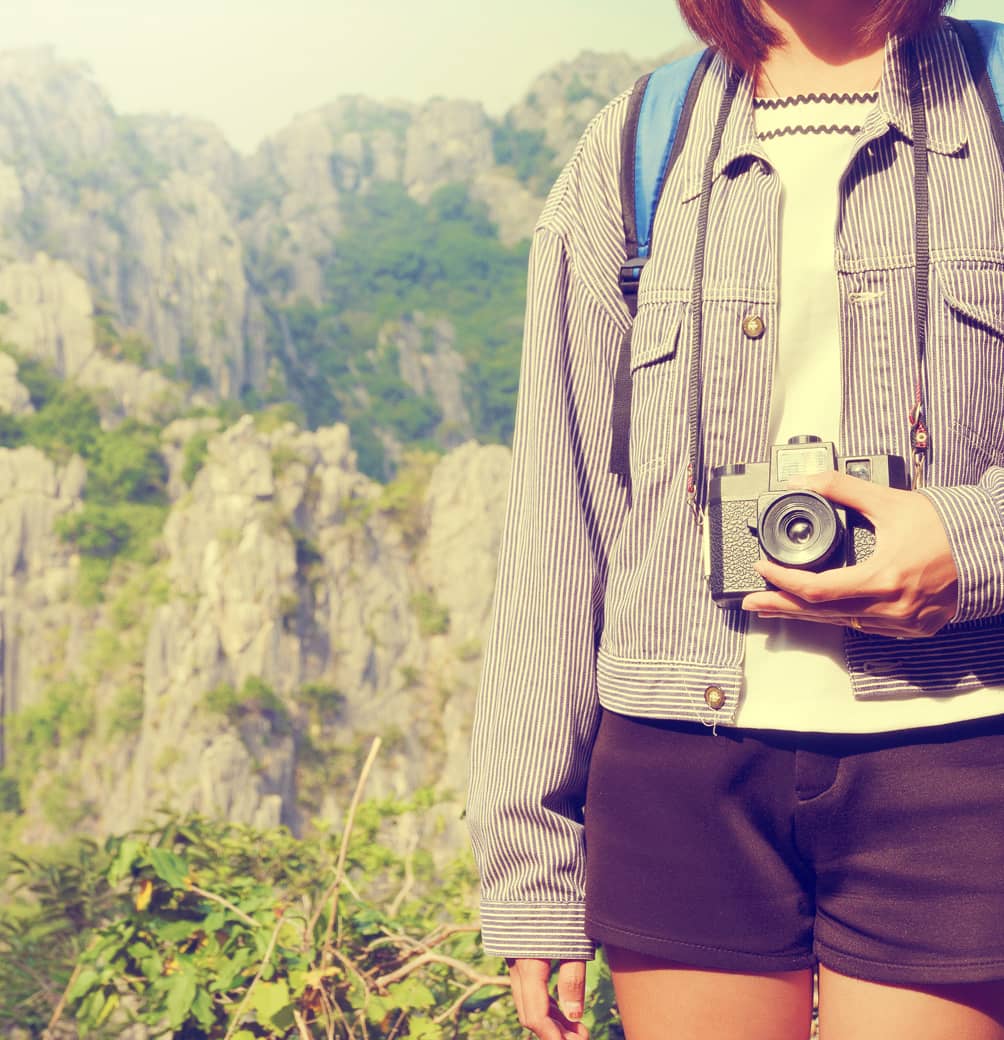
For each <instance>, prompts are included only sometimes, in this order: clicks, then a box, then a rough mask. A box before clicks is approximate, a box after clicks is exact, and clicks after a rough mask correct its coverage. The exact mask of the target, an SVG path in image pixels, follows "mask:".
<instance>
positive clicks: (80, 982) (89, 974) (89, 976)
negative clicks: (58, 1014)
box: [66, 968, 101, 1002]
mask: <svg viewBox="0 0 1004 1040" xmlns="http://www.w3.org/2000/svg"><path fill="white" fill-rule="evenodd" d="M100 981H101V979H100V976H99V975H98V973H97V972H96V971H95V970H94V969H93V968H84V970H83V971H82V972H81V973H80V974H79V975H78V976H77V981H76V982H74V983H73V985H72V986H71V987H70V991H69V992H68V993H67V994H66V999H67V1001H70V1002H74V1001H77V1000H80V998H81V997H83V995H84V994H85V993H86V992H87V991H88V990H89V989H91V988H92V987H93V986H95V985H97V983H98V982H100Z"/></svg>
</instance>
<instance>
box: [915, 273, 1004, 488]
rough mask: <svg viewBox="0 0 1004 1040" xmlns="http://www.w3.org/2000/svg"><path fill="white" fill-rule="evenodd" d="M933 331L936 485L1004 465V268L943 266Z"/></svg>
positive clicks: (931, 388)
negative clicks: (937, 439) (936, 438)
mask: <svg viewBox="0 0 1004 1040" xmlns="http://www.w3.org/2000/svg"><path fill="white" fill-rule="evenodd" d="M935 287H936V288H935V293H934V294H933V297H932V301H931V302H932V308H931V327H930V333H929V351H930V355H929V356H930V370H929V374H928V384H929V391H928V392H929V394H930V396H931V399H932V404H933V405H934V410H933V415H932V417H931V418H932V423H933V424H934V429H933V431H932V432H933V433H934V434H939V433H940V436H941V443H940V444H938V443H937V441H936V440H934V439H933V438H932V451H933V453H934V460H935V462H936V464H937V466H938V470H939V472H938V481H939V483H945V484H971V483H975V482H976V481H978V480H979V478H980V476H981V475H982V474H983V473H984V471H985V470H986V469H987V468H988V467H989V466H1001V465H1004V268H999V267H950V266H947V265H946V266H942V267H939V269H938V271H937V275H936V278H935Z"/></svg>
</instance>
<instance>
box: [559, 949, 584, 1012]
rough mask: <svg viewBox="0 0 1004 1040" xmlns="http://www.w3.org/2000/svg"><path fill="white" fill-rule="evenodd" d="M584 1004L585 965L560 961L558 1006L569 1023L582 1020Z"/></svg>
mask: <svg viewBox="0 0 1004 1040" xmlns="http://www.w3.org/2000/svg"><path fill="white" fill-rule="evenodd" d="M585 1003H586V965H585V962H584V961H562V962H561V964H560V965H559V966H558V1006H559V1007H560V1008H561V1013H562V1014H563V1015H564V1016H565V1018H567V1019H568V1020H569V1021H571V1022H578V1021H579V1019H581V1018H582V1012H583V1011H584V1010H585Z"/></svg>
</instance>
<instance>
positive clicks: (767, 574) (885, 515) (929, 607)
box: [742, 472, 958, 638]
mask: <svg viewBox="0 0 1004 1040" xmlns="http://www.w3.org/2000/svg"><path fill="white" fill-rule="evenodd" d="M799 486H800V487H804V488H806V489H808V490H809V491H815V492H816V493H817V494H819V495H822V496H823V497H824V498H826V499H829V500H830V501H832V502H835V503H837V504H838V505H844V506H849V507H850V508H852V509H856V510H857V511H858V512H859V513H861V514H862V515H863V516H865V517H866V518H867V519H868V520H870V521H871V523H872V524H873V525H874V527H875V537H876V544H875V552H874V553H873V554H872V556H870V557H869V558H868V559H866V560H863V561H862V562H861V563H859V564H855V565H854V566H852V567H837V568H835V569H833V570H827V571H820V572H818V573H817V572H814V571H802V570H796V569H794V568H791V567H782V566H781V565H779V564H777V563H774V562H772V561H770V560H761V561H760V562H759V563H758V564H757V570H758V571H759V572H760V574H761V575H762V576H763V577H764V579H765V580H766V581H767V582H769V583H770V584H771V585H774V586H776V591H773V590H770V591H765V592H754V593H751V594H750V595H749V596H747V597H746V598H745V599H744V600H743V604H742V606H743V609H744V610H749V611H752V612H753V613H756V614H758V615H759V616H760V617H766V618H775V617H780V618H792V619H794V620H800V621H816V622H821V623H823V624H828V625H842V626H847V625H850V626H852V627H854V628H858V629H860V630H861V631H864V632H870V633H874V634H876V635H884V636H897V637H899V638H920V637H924V636H932V635H934V634H935V633H936V632H937V631H938V630H939V629H941V628H942V627H943V626H944V625H946V624H947V623H948V622H949V621H951V619H952V618H953V617H954V616H955V612H956V610H957V602H958V571H957V570H956V567H955V561H954V560H953V559H952V549H951V545H950V544H949V541H948V536H947V535H946V533H945V529H944V527H943V526H942V523H941V520H940V519H939V517H938V513H937V511H936V510H935V508H934V506H933V505H932V503H931V501H930V500H929V499H928V498H926V497H925V496H924V495H921V494H919V493H918V492H916V491H899V490H896V489H894V488H888V487H882V486H881V485H878V484H872V483H871V482H870V481H867V480H860V479H858V478H856V477H850V476H847V474H845V473H837V472H832V473H819V474H815V475H813V476H807V477H804V478H802V477H800V478H799Z"/></svg>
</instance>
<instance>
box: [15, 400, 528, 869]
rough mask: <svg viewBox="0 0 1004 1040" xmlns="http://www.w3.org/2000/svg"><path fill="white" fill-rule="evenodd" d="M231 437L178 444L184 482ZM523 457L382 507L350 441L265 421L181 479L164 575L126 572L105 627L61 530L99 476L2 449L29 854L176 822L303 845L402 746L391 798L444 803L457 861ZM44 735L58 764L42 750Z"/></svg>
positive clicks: (426, 483) (441, 842) (469, 455)
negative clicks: (190, 464)
mask: <svg viewBox="0 0 1004 1040" xmlns="http://www.w3.org/2000/svg"><path fill="white" fill-rule="evenodd" d="M215 425H217V424H216V422H215V420H185V421H181V422H178V423H175V424H172V425H171V426H169V427H167V429H166V430H165V431H164V446H165V454H166V456H167V458H168V460H169V461H170V462H171V464H172V469H173V470H174V471H177V470H178V468H179V466H180V463H181V460H182V457H183V454H184V446H185V445H186V444H187V443H188V442H189V441H190V439H191V438H192V437H193V436H197V435H199V434H200V433H201V434H202V435H205V434H206V433H207V432H208V431H207V427H210V428H211V427H214V426H215ZM508 458H509V455H508V450H507V449H505V448H502V447H498V446H494V447H493V446H488V447H479V446H477V445H475V444H473V443H470V444H467V445H464V446H462V447H459V448H458V449H456V451H454V452H453V453H451V454H450V455H448V456H446V457H445V458H443V459H442V460H440V461H438V462H436V463H433V462H432V461H431V460H428V461H426V463H425V469H422V468H421V467H419V469H417V470H414V469H413V470H411V471H407V475H406V476H403V477H402V478H401V479H402V482H401V483H400V484H399V485H397V486H394V485H392V486H390V488H387V489H384V488H381V487H380V486H379V485H376V484H374V483H372V482H371V481H369V480H368V479H367V478H365V477H362V476H361V475H360V474H359V473H358V471H357V470H356V468H355V466H354V460H353V454H352V450H351V447H350V444H349V442H348V437H347V432H346V430H345V428H344V427H332V428H327V429H322V430H318V431H315V432H307V431H303V430H300V429H298V428H297V427H295V426H293V425H292V424H286V425H281V426H279V427H278V428H275V429H264V428H261V427H260V425H257V426H256V424H255V421H254V419H253V418H252V417H250V416H248V417H245V418H244V419H242V420H241V421H240V422H238V423H237V424H236V425H234V426H231V427H229V428H227V429H221V430H218V431H216V432H212V433H210V435H209V437H208V441H207V450H206V455H205V460H204V463H203V465H202V467H201V469H199V471H198V473H197V474H196V475H195V476H194V479H193V480H192V482H191V485H190V486H186V485H185V484H184V482H183V481H181V480H180V479H179V477H178V474H177V472H175V474H174V478H173V480H172V487H173V488H174V489H175V498H174V501H173V504H172V506H171V509H170V513H169V516H168V519H167V522H166V525H165V527H164V532H163V538H162V544H161V549H160V554H159V555H160V562H159V563H157V564H155V565H154V566H152V567H148V568H140V567H137V566H128V565H123V566H122V567H121V569H120V570H119V571H118V572H116V574H115V575H113V579H112V581H111V583H110V584H109V586H108V588H107V590H106V595H105V600H104V602H103V603H98V604H91V605H87V604H84V603H81V602H80V601H79V598H78V595H77V592H76V590H77V588H78V582H79V577H80V575H79V570H80V565H81V560H80V558H79V556H77V555H75V554H74V553H73V552H72V551H71V549H70V547H68V546H67V545H66V544H65V542H63V541H62V539H61V538H60V535H59V531H58V518H59V517H60V516H63V515H66V514H70V513H72V512H73V511H74V510H75V509H78V508H79V506H80V501H81V495H82V493H84V491H85V488H86V479H87V478H86V472H85V470H84V467H83V465H82V463H81V462H80V460H79V459H74V460H71V461H70V462H69V463H68V464H66V465H65V466H64V467H62V468H60V467H57V466H55V465H54V464H53V463H51V462H50V461H49V460H47V459H46V458H45V457H44V456H42V455H41V454H40V453H39V452H38V451H37V450H35V449H34V448H30V447H25V448H19V449H17V450H14V451H10V450H5V449H0V503H2V505H0V619H2V625H0V629H2V651H3V661H4V685H3V694H4V696H3V707H4V712H5V721H6V723H7V727H6V729H7V747H6V752H7V755H6V757H7V761H8V763H9V764H10V763H14V767H15V769H16V770H17V771H18V775H19V778H20V780H21V788H22V801H23V806H22V808H23V813H22V816H21V818H20V825H21V828H22V831H21V833H22V834H23V835H24V836H26V837H30V838H33V839H35V840H44V839H46V838H51V837H53V836H55V834H56V833H58V832H59V830H60V829H62V828H64V827H66V826H68V825H71V824H72V825H73V826H75V827H80V828H84V829H85V830H90V831H93V832H96V833H102V832H115V831H120V830H122V829H123V828H128V827H130V826H133V825H136V824H138V823H140V822H141V821H143V820H144V819H145V818H147V817H148V816H149V815H150V813H151V812H152V811H153V809H155V808H158V807H171V808H174V809H181V810H184V809H197V810H200V811H202V812H207V813H212V814H217V815H222V816H225V817H228V818H231V819H235V820H241V821H247V822H252V823H255V824H258V825H262V826H270V825H275V824H278V823H280V822H282V823H286V824H289V825H290V826H292V827H294V828H295V829H302V828H304V827H305V826H306V825H307V824H308V822H309V821H311V820H314V819H317V818H320V819H322V820H331V821H336V820H337V819H338V818H339V816H340V813H341V812H342V811H343V809H344V807H345V805H346V804H347V800H348V797H349V796H350V794H351V786H352V783H353V781H354V778H355V774H356V772H357V770H358V768H359V764H360V761H361V757H360V756H361V754H362V752H364V751H365V748H366V746H367V743H368V740H369V739H370V738H371V737H372V736H375V735H381V736H382V737H383V738H384V741H385V751H384V753H383V754H382V755H381V757H380V759H379V761H378V763H377V767H376V769H375V771H374V774H373V777H372V779H371V785H370V793H371V794H373V795H375V796H397V797H407V796H408V795H409V794H411V793H413V792H414V791H415V790H417V789H418V788H420V787H423V786H430V785H431V786H434V787H435V788H436V789H437V790H438V791H439V792H440V809H439V813H440V817H441V821H440V823H439V824H437V836H436V838H435V839H434V842H435V847H438V848H440V849H443V850H445V851H454V850H456V849H457V848H459V846H460V843H461V842H462V833H461V829H460V824H459V816H460V809H461V799H462V792H463V787H464V773H465V766H466V750H465V749H466V741H467V738H468V735H469V726H470V717H471V707H472V697H473V692H474V688H475V685H476V680H477V673H478V668H479V658H480V648H481V644H482V640H483V638H484V634H485V626H486V623H487V618H488V611H489V603H490V598H491V593H492V585H493V579H494V567H495V555H496V552H497V539H498V531H499V523H500V515H501V507H502V502H501V496H502V495H503V494H504V489H505V485H506V480H507V469H508ZM67 691H72V695H73V696H74V697H75V698H77V701H76V702H75V703H74V704H73V705H67V704H65V703H63V702H62V701H60V698H61V697H65V696H67ZM133 691H135V692H133ZM130 698H131V699H130ZM19 720H20V725H19ZM40 720H47V725H50V727H51V728H52V729H53V730H54V732H55V734H56V737H55V740H54V741H53V744H52V746H49V747H41V748H39V747H37V746H35V743H36V742H37V740H38V738H39V733H40V732H41V729H39V727H41V726H42V722H41V721H40ZM32 726H35V727H36V728H35V729H32ZM18 739H20V740H23V741H26V743H27V746H19V745H16V744H14V743H13V742H14V741H16V740H18ZM29 761H30V764H31V767H32V775H31V777H30V779H29V778H26V777H25V776H24V774H23V772H21V770H22V769H23V768H24V767H25V765H26V763H27V762H29ZM430 820H431V818H430ZM430 826H431V822H430ZM427 837H430V840H431V836H427Z"/></svg>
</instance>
